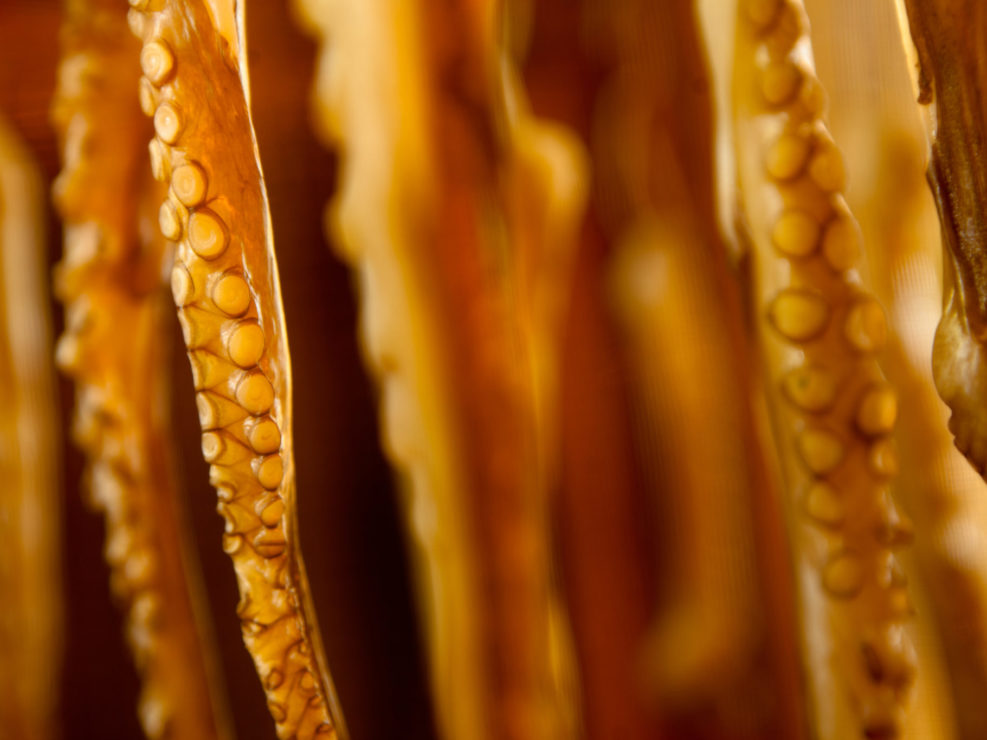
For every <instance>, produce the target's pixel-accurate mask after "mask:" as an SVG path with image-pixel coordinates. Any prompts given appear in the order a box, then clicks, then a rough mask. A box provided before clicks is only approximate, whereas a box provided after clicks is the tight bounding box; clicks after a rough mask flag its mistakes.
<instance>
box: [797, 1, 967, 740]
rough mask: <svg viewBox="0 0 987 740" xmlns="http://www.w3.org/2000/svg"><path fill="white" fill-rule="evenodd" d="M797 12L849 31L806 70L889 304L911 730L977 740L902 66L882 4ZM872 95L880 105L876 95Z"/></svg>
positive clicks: (930, 236) (930, 234)
mask: <svg viewBox="0 0 987 740" xmlns="http://www.w3.org/2000/svg"><path fill="white" fill-rule="evenodd" d="M807 8H808V10H809V12H810V14H811V17H812V21H813V35H814V37H815V38H817V39H820V38H826V37H836V36H837V34H836V29H837V28H841V29H846V28H848V27H849V28H851V29H853V30H852V32H851V34H852V35H850V36H849V39H850V40H851V43H849V44H847V43H845V42H841V43H839V44H838V45H836V44H825V45H820V44H819V43H817V44H816V60H817V65H818V69H819V74H820V77H821V78H822V79H823V80H824V81H826V82H827V87H828V88H829V89H830V90H832V91H833V100H832V105H831V109H830V116H829V118H830V122H831V127H832V131H833V133H834V135H836V137H837V138H838V139H839V141H840V142H841V144H842V145H843V146H844V150H845V151H846V153H847V158H848V161H851V162H853V163H854V170H853V187H852V188H851V189H850V190H849V191H848V200H849V202H850V204H851V206H852V208H853V211H854V213H855V214H856V216H857V218H858V220H859V221H860V226H861V230H862V232H863V235H864V243H865V245H866V251H867V264H868V266H869V268H870V269H869V275H870V277H871V279H870V281H869V282H870V284H871V285H872V286H873V288H874V291H875V294H876V295H877V297H878V298H879V299H880V300H881V302H882V303H883V304H884V305H885V306H887V307H888V314H889V324H890V328H891V329H892V332H891V335H890V337H889V342H888V349H887V351H886V352H885V354H884V356H883V358H882V361H881V365H882V367H883V368H884V370H885V372H886V373H887V375H888V379H889V380H890V381H891V382H892V384H893V385H894V387H895V388H896V389H898V391H899V393H900V395H901V397H902V398H903V399H907V402H906V403H903V404H902V407H901V413H900V419H899V422H898V427H897V430H896V433H895V438H896V440H897V444H898V447H899V450H900V460H901V472H900V475H899V476H898V479H897V480H896V481H895V488H894V490H895V497H896V499H897V500H898V501H900V502H901V505H902V508H903V509H904V510H905V511H906V512H908V513H909V514H910V515H911V516H912V517H913V518H914V520H915V537H914V540H915V541H914V546H913V547H912V549H911V553H912V558H913V562H914V566H915V567H914V568H913V569H912V570H913V571H914V572H916V573H917V574H920V575H921V576H922V579H921V580H920V582H918V583H916V584H915V586H916V588H915V589H914V591H913V593H914V594H915V597H916V602H917V606H916V618H915V623H916V628H917V629H918V630H919V631H924V632H925V634H924V635H921V636H920V637H919V639H916V647H917V651H918V665H919V667H918V671H917V676H916V686H915V699H914V701H913V705H914V711H913V712H912V715H913V717H912V718H911V721H910V723H909V724H910V728H909V729H910V730H911V731H912V732H913V734H914V736H915V737H922V738H924V737H936V736H937V734H938V735H939V736H947V737H948V736H951V735H953V734H957V730H958V735H959V736H960V737H980V736H983V735H985V734H987V724H985V721H987V711H985V707H984V706H983V702H982V701H981V699H980V697H982V696H983V694H984V692H985V691H987V687H985V685H984V681H985V679H987V670H985V669H987V666H985V663H984V660H985V658H987V653H985V652H984V647H985V645H987V643H985V636H987V635H985V633H984V627H985V625H987V619H985V613H984V606H985V602H984V600H985V598H987V591H984V586H985V585H987V579H985V573H987V562H985V560H984V558H985V556H987V550H985V545H987V541H985V535H984V533H985V532H987V519H985V515H987V488H985V484H984V482H983V481H982V480H981V479H980V478H979V476H977V474H976V473H975V472H974V470H973V469H972V468H971V467H970V465H969V464H968V463H967V462H966V461H965V460H964V459H963V456H962V455H961V454H960V453H959V451H958V450H956V448H955V447H954V445H953V437H952V434H950V432H949V430H948V429H947V426H946V423H947V417H948V408H947V407H946V406H945V405H944V404H943V403H942V401H941V400H940V399H939V397H938V395H937V394H936V390H935V386H934V383H933V378H932V346H933V336H934V334H935V328H936V322H937V320H938V319H939V317H940V314H941V305H942V288H941V284H940V275H941V269H940V265H941V262H942V252H941V245H940V238H939V230H940V229H939V221H938V217H937V214H936V209H935V203H934V201H933V199H932V197H931V194H930V192H929V190H928V187H927V183H926V181H925V177H924V169H925V167H926V164H927V162H926V160H927V156H926V155H927V149H928V144H927V141H926V135H925V131H924V127H923V125H922V121H921V116H920V115H919V113H920V109H919V107H918V106H917V105H916V104H915V100H914V95H913V90H912V85H911V84H910V81H909V66H910V65H909V64H908V63H907V60H906V57H905V55H904V54H903V53H902V49H901V44H900V43H899V39H898V28H897V24H896V22H895V8H894V6H893V4H891V3H882V4H875V5H873V6H866V5H861V4H858V3H855V2H853V1H852V0H839V2H829V1H828V0H826V1H824V2H820V1H819V0H815V2H811V3H809V2H807ZM844 33H845V32H844ZM864 40H866V43H858V42H862V41H864ZM874 89H880V90H882V94H881V95H880V96H875V95H874V94H873V91H874ZM837 90H838V91H839V92H838V93H837ZM923 592H924V593H923ZM923 596H924V597H925V599H924V600H923ZM937 653H940V654H938V655H937ZM951 704H953V705H955V721H952V720H951V718H950V716H949V715H950V714H951V713H953V711H952V707H951V706H950V705H951ZM923 705H924V706H925V709H924V710H923ZM923 715H925V717H924V718H923ZM923 721H924V725H925V726H924V728H923V727H922V723H923Z"/></svg>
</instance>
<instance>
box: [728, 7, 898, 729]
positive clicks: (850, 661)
mask: <svg viewBox="0 0 987 740" xmlns="http://www.w3.org/2000/svg"><path fill="white" fill-rule="evenodd" d="M736 23H737V26H736V29H737V30H736V36H735V44H736V47H735V49H734V54H733V63H734V69H733V91H734V97H733V101H732V110H733V117H734V119H733V120H734V129H733V136H734V148H735V152H736V156H737V160H736V161H737V181H738V184H739V188H740V199H741V205H740V208H741V211H740V213H741V216H740V217H741V218H742V219H743V221H744V223H743V233H744V234H745V235H746V237H747V238H748V239H749V241H750V249H751V259H752V264H753V268H754V270H753V297H754V300H755V302H756V303H755V305H756V310H757V314H758V329H759V333H760V341H761V344H762V351H763V353H764V357H765V360H764V362H765V372H766V375H767V383H768V388H769V400H770V402H771V407H772V411H773V415H774V420H775V428H776V436H777V440H778V444H779V450H780V455H781V460H782V464H783V468H784V474H785V479H786V485H787V489H788V492H789V503H788V508H789V510H790V512H791V519H792V522H791V526H790V529H791V536H792V539H793V542H794V548H795V553H796V555H795V558H796V569H797V573H798V577H799V580H800V584H801V588H800V591H801V593H800V605H801V616H802V621H803V630H804V633H803V642H804V645H803V653H804V660H805V664H806V673H807V676H808V680H809V694H810V711H811V716H812V722H813V725H814V727H815V731H816V732H817V733H818V735H819V736H820V737H823V738H836V737H847V736H848V735H850V734H855V735H857V734H863V735H866V736H868V737H892V736H896V735H897V734H898V733H899V732H900V730H901V725H902V720H903V712H904V706H905V702H906V700H907V697H908V689H909V685H910V684H911V682H912V678H913V671H914V667H913V661H914V658H913V655H912V653H913V651H912V648H911V645H910V643H909V640H908V636H907V633H906V630H905V624H906V620H907V618H908V615H909V613H910V610H911V606H910V602H909V598H908V595H907V592H906V589H905V574H904V573H903V572H902V570H901V568H900V565H899V564H898V562H897V561H896V559H895V557H894V555H893V550H894V548H896V547H899V546H900V545H902V544H903V543H905V542H907V541H908V539H909V537H910V527H909V525H908V523H907V522H906V521H905V519H904V518H903V517H902V516H901V515H900V514H899V513H898V511H897V509H896V508H895V505H894V501H893V499H892V498H891V495H890V491H889V488H888V487H889V483H890V481H891V479H892V478H893V476H894V474H895V473H896V469H897V464H896V459H895V453H894V448H893V445H892V441H891V437H890V435H891V433H892V431H893V429H894V424H895V421H896V418H897V398H896V396H895V393H894V392H893V391H892V389H891V388H890V386H889V385H888V384H887V382H886V381H885V380H884V377H883V375H882V374H881V371H880V368H879V367H878V364H877V361H876V357H877V354H878V353H879V352H880V351H881V350H882V349H883V347H884V345H885V342H886V338H887V329H886V325H885V319H884V314H883V311H882V309H881V307H880V305H879V304H878V303H877V302H876V300H874V298H873V297H872V296H870V295H869V294H868V293H866V292H865V291H864V290H863V288H862V287H861V286H860V285H859V280H858V279H857V278H856V276H855V274H854V273H853V272H852V268H853V266H854V264H855V262H856V259H857V256H858V251H859V247H858V244H857V240H858V238H859V235H858V228H857V225H856V223H855V222H854V220H853V217H852V216H851V214H850V213H849V210H848V208H847V206H846V203H845V201H844V199H843V196H842V191H843V189H844V186H845V173H844V163H843V158H842V155H841V154H840V152H839V150H838V149H837V147H836V145H835V144H834V143H833V140H832V138H831V137H830V135H829V132H828V130H827V129H826V126H825V124H824V123H823V121H822V112H823V107H824V94H823V91H822V89H821V86H820V84H819V81H818V79H817V78H816V77H815V75H814V73H813V71H812V58H811V46H810V44H809V39H808V36H807V20H806V17H805V11H804V8H803V7H802V4H801V2H799V0H745V1H744V2H741V3H740V4H739V9H738V15H737V19H736ZM721 73H722V74H726V73H725V72H723V71H722V70H721ZM724 103H725V104H727V105H729V103H727V101H724Z"/></svg>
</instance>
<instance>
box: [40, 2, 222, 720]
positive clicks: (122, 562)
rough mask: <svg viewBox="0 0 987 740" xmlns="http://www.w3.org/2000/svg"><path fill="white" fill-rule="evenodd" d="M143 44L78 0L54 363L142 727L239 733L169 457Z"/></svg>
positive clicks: (94, 5)
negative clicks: (67, 391)
mask: <svg viewBox="0 0 987 740" xmlns="http://www.w3.org/2000/svg"><path fill="white" fill-rule="evenodd" d="M138 52H139V46H138V44H136V43H135V42H134V40H133V38H132V36H131V34H130V32H129V31H128V29H127V26H126V23H125V22H124V18H123V16H122V14H121V13H120V11H119V8H116V7H114V3H110V2H82V1H73V2H69V3H68V4H67V7H66V20H65V27H64V36H63V50H62V54H63V57H62V62H61V65H60V68H59V84H58V90H57V93H56V98H55V101H54V104H53V119H54V122H55V126H56V128H57V130H58V132H59V135H60V138H61V144H62V159H63V169H62V171H61V174H60V175H59V177H58V179H57V180H56V182H55V185H54V197H55V201H56V204H57V206H58V209H59V211H60V213H61V215H62V218H63V220H64V223H65V254H64V258H63V260H62V262H61V264H60V265H59V267H58V270H57V274H56V287H57V291H58V295H59V298H60V299H61V300H62V302H63V303H64V304H65V307H66V331H65V333H64V334H63V335H62V337H61V338H60V339H59V343H58V349H57V361H58V364H59V366H60V367H61V368H62V370H63V371H64V372H65V373H66V374H68V375H69V376H71V377H72V378H73V379H74V380H75V383H76V393H77V397H76V412H75V419H74V429H73V431H74V437H75V440H76V442H77V443H78V444H79V445H80V446H81V447H82V449H83V450H84V452H85V453H86V456H87V468H86V477H87V479H88V487H89V494H90V496H91V500H92V501H93V503H94V504H95V505H96V506H97V507H98V508H100V509H101V510H102V511H103V512H104V514H105V516H106V525H107V533H106V537H107V540H106V550H105V552H106V558H107V560H108V561H109V563H110V566H111V585H112V587H113V592H114V594H115V596H116V597H117V598H119V599H120V600H121V601H122V602H123V604H124V605H125V608H126V611H127V622H126V624H127V637H128V641H129V643H130V646H131V648H132V650H133V652H134V656H135V659H136V662H137V666H138V670H139V672H140V673H141V676H142V679H143V688H142V693H141V697H140V707H139V714H140V719H141V724H142V726H143V729H144V732H145V733H146V734H147V735H148V737H152V738H159V737H182V738H184V737H188V738H204V739H205V738H215V737H228V736H230V734H231V733H230V729H229V720H228V717H227V715H226V709H225V706H224V704H223V700H222V698H221V693H220V687H219V685H218V683H217V675H216V673H215V671H216V665H215V661H216V657H215V656H214V655H213V653H212V651H211V649H210V647H209V645H210V640H209V634H208V632H206V633H203V631H202V629H203V624H204V623H205V621H206V620H207V619H208V615H207V614H205V613H203V612H204V609H205V606H204V605H205V601H204V596H203V595H202V594H201V593H200V586H199V583H198V581H197V580H196V577H197V576H196V574H195V573H194V572H193V571H191V569H190V566H191V564H194V563H195V559H194V556H193V554H192V552H191V550H190V547H191V543H190V542H188V541H187V539H186V537H187V534H186V533H187V531H188V528H187V526H185V523H184V514H183V512H182V510H181V506H180V502H179V500H178V492H177V491H176V484H175V482H174V477H173V471H172V461H171V458H170V455H169V447H170V440H169V436H168V435H169V433H170V424H169V420H168V397H169V395H170V393H169V387H168V378H167V373H166V370H165V368H166V367H167V357H168V348H167V344H168V337H169V336H170V329H169V322H168V321H167V319H166V317H167V313H166V310H165V302H164V301H165V300H166V299H165V294H164V290H163V284H162V283H163V276H164V274H165V273H164V268H165V265H166V264H167V263H169V262H170V259H171V253H170V250H168V249H167V248H166V246H165V244H164V241H163V240H162V239H160V238H158V237H156V235H155V234H154V230H153V223H154V221H153V219H154V213H153V210H152V208H153V205H152V201H153V200H155V199H157V198H159V197H160V193H159V192H157V189H156V188H155V187H152V186H154V183H153V182H152V181H151V180H150V178H148V177H147V176H146V175H144V173H143V162H144V154H143V149H144V146H143V141H144V140H145V137H146V136H147V125H146V123H145V121H144V119H143V117H142V116H141V114H140V109H139V107H138V105H137V100H136V96H135V90H136V84H137V79H138V75H137V73H136V70H134V64H135V63H136V60H137V56H138ZM187 563H188V564H189V565H186V564H187Z"/></svg>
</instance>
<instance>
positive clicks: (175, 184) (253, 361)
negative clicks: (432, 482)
mask: <svg viewBox="0 0 987 740" xmlns="http://www.w3.org/2000/svg"><path fill="white" fill-rule="evenodd" d="M131 5H133V6H134V8H133V9H131V11H130V13H129V16H128V20H129V22H130V24H131V28H132V30H133V31H134V33H135V34H136V35H137V36H138V37H139V38H140V39H141V41H142V42H143V48H142V49H141V52H140V65H141V70H142V71H143V77H142V79H141V82H140V100H141V106H142V107H143V109H144V112H145V113H146V114H147V115H148V116H150V117H152V119H153V122H154V133H155V136H154V138H153V139H152V140H151V142H150V155H151V170H152V174H153V175H154V178H155V179H156V180H158V181H160V182H162V183H165V184H167V185H168V196H167V198H165V199H164V202H163V203H161V207H160V210H159V212H158V224H159V227H160V230H161V233H162V234H163V235H164V236H165V238H166V239H168V240H169V241H171V242H173V243H174V244H175V250H176V252H175V262H174V267H173V269H172V271H171V288H172V295H173V297H174V299H175V304H176V305H177V307H178V319H179V322H180V323H181V326H182V331H183V334H184V339H185V344H186V348H187V350H188V356H189V361H190V363H191V366H192V375H193V381H194V384H195V390H196V404H197V408H198V412H199V420H200V422H201V425H202V432H203V433H202V454H203V457H204V458H205V460H206V461H207V462H208V463H210V481H211V482H212V484H213V485H214V486H215V488H216V491H217V494H218V495H219V505H218V510H219V513H220V514H222V516H223V517H224V519H225V520H226V534H224V535H223V549H224V550H225V551H226V552H227V554H229V555H230V557H231V558H232V559H233V564H234V568H235V571H236V575H237V581H238V585H239V589H240V603H239V604H238V607H237V614H238V616H239V617H240V621H241V625H242V628H243V639H244V642H245V643H246V646H247V649H248V650H249V651H250V654H251V656H252V657H253V659H254V664H255V666H256V668H257V673H258V675H259V677H260V679H261V681H262V683H263V686H264V689H265V692H266V693H267V699H268V708H269V709H270V712H271V715H272V717H273V718H274V721H275V724H276V727H277V733H278V737H280V738H299V739H301V738H312V737H316V736H318V737H335V736H339V737H345V736H346V730H345V726H344V725H343V718H342V714H341V712H340V710H339V707H338V703H337V701H336V697H335V692H334V688H333V685H332V680H331V677H330V675H329V671H328V669H327V667H326V663H325V658H324V656H323V651H322V645H321V641H320V637H319V633H318V625H317V622H316V618H315V614H314V609H313V607H312V604H311V598H310V595H309V589H308V584H307V581H306V577H305V569H304V566H303V562H302V556H301V551H300V549H299V543H298V522H297V515H296V501H295V472H294V462H293V459H292V439H291V403H292V399H291V368H290V362H289V358H288V346H287V340H286V338H285V329H284V317H283V314H282V307H281V295H280V285H279V281H278V272H277V265H276V263H275V257H274V247H273V238H272V234H271V226H270V217H269V214H268V207H267V196H266V193H265V190H264V184H263V176H262V173H261V169H260V162H259V159H258V156H257V149H256V143H255V140H254V134H253V129H252V126H251V122H250V111H249V104H250V96H249V84H248V77H247V68H246V48H245V43H246V41H245V36H244V14H243V13H244V9H243V4H242V3H240V4H239V5H237V4H235V3H233V2H226V1H222V0H210V1H209V2H200V1H199V0H173V1H172V0H131Z"/></svg>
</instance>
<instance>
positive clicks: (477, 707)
mask: <svg viewBox="0 0 987 740" xmlns="http://www.w3.org/2000/svg"><path fill="white" fill-rule="evenodd" d="M299 6H300V10H301V11H302V13H303V14H307V16H308V17H307V23H308V25H310V26H311V27H312V28H313V30H314V31H315V32H316V34H317V35H319V36H320V37H321V38H322V39H323V40H324V41H325V42H326V43H325V45H324V46H323V49H322V57H321V61H320V70H319V81H318V83H317V94H316V110H317V113H318V116H319V120H320V123H321V126H322V127H323V131H324V133H326V134H327V138H328V139H329V140H330V141H331V142H332V143H333V144H339V143H341V144H342V149H343V155H344V156H343V164H342V174H341V186H340V195H339V198H338V200H337V201H336V203H335V204H334V206H333V210H332V215H331V220H332V223H333V227H334V230H335V234H334V236H335V237H337V238H336V239H335V240H334V241H335V242H336V244H337V246H338V247H339V249H340V250H341V251H342V253H343V254H344V256H345V257H347V259H348V260H349V261H350V262H351V264H353V266H354V268H355V269H356V270H357V272H358V275H359V276H360V282H361V289H362V304H363V312H362V319H361V324H362V325H361V330H362V338H363V341H364V346H365V350H366V354H367V359H368V363H369V364H370V366H371V369H372V370H373V371H374V373H375V374H376V375H377V377H378V380H379V381H380V384H381V388H382V395H383V398H382V413H383V418H384V427H385V430H384V436H385V440H384V441H385V448H386V449H387V452H388V454H389V456H390V457H391V460H392V462H393V463H394V464H395V465H396V466H397V467H398V469H399V470H400V471H401V472H402V474H403V475H404V478H405V482H406V484H407V486H408V488H409V491H410V504H409V509H408V513H409V519H410V527H411V529H412V531H413V532H414V534H415V541H416V545H417V547H418V570H419V573H420V579H421V591H422V593H423V596H424V599H423V600H424V602H425V603H424V608H425V612H426V620H425V621H426V627H427V630H428V635H427V637H428V644H429V647H430V651H431V656H430V657H431V668H432V681H433V687H434V692H435V695H436V700H437V703H438V714H439V717H440V723H441V725H442V729H443V731H444V733H445V734H446V735H447V736H449V737H476V738H482V737H488V736H494V735H497V736H506V737H554V736H556V735H557V734H558V733H559V732H560V731H561V730H560V727H561V726H562V725H565V724H568V725H569V726H571V725H572V723H573V722H574V721H575V720H574V719H573V711H572V709H571V705H570V708H569V709H568V710H566V709H562V708H561V705H562V704H564V702H563V701H562V700H561V699H560V698H559V696H558V693H559V690H560V686H561V683H564V680H563V679H561V674H565V673H566V672H567V669H565V668H560V667H559V666H558V665H556V667H555V668H554V669H553V668H552V667H551V666H550V658H551V656H550V655H549V649H548V646H549V645H550V644H551V645H555V646H559V645H560V644H563V643H564V642H565V639H564V637H563V638H562V639H561V640H560V639H559V637H558V636H559V633H560V629H559V627H560V621H559V611H558V608H557V607H558V602H557V601H556V602H555V609H554V610H553V606H552V597H551V595H550V589H551V586H550V578H549V563H548V552H547V548H546V524H545V509H546V502H545V490H546V485H547V480H548V479H549V478H550V477H551V476H552V475H553V474H554V472H553V464H552V461H551V457H552V453H551V452H550V451H549V449H550V448H551V446H552V444H553V443H552V438H553V432H552V431H551V428H550V427H551V423H550V422H547V423H546V425H545V426H539V423H538V419H545V418H550V416H541V417H539V412H541V411H544V412H545V414H546V415H548V414H550V412H549V409H550V408H552V407H553V404H554V403H555V401H554V396H553V390H552V388H551V387H550V383H551V380H549V378H550V377H551V376H552V374H553V373H554V367H555V365H554V363H555V359H554V354H553V353H554V351H555V350H554V340H553V339H552V338H551V336H552V330H553V327H554V325H555V321H557V318H556V317H557V314H558V310H559V309H558V301H559V297H558V296H559V294H558V290H559V288H560V285H561V286H563V287H562V290H563V291H564V283H565V278H564V275H565V272H566V268H565V266H564V264H565V255H564V250H565V242H566V241H567V239H568V232H569V231H571V226H570V223H571V219H572V217H571V213H572V212H573V211H574V210H575V209H577V208H578V206H577V205H576V204H577V203H578V201H579V193H580V192H581V184H580V181H579V178H580V174H579V172H580V171H579V169H578V168H576V167H575V165H576V164H578V162H575V161H574V158H575V157H576V156H577V155H576V154H575V153H574V152H573V150H572V143H571V142H570V141H569V140H568V139H566V138H565V136H564V135H562V134H561V133H560V132H559V131H557V130H555V129H551V128H546V127H542V126H540V125H538V124H537V123H535V122H534V121H533V119H531V117H530V116H529V115H528V114H527V112H526V110H525V104H524V101H523V99H522V96H520V94H519V93H520V91H519V89H518V88H517V87H516V86H515V82H516V81H515V80H513V78H511V74H512V73H511V71H510V65H511V61H510V59H505V58H504V57H502V56H501V54H500V52H499V51H498V50H497V48H496V46H495V40H496V38H497V30H498V29H497V28H496V22H497V16H498V14H499V12H498V10H497V8H496V4H494V3H482V4H479V5H477V6H476V7H475V8H474V7H467V5H466V4H463V3H452V4H446V5H442V4H440V3H430V2H414V3H405V4H400V5H399V4H388V3H356V2H350V3H346V2H333V3H323V4H319V3H299ZM505 78H510V79H505ZM572 172H575V177H574V178H573V177H572V175H570V174H568V173H572ZM567 177H569V178H571V179H572V180H574V182H571V181H570V182H567V181H566V178H567ZM515 188H516V190H515ZM550 625H551V626H550ZM553 630H554V631H553ZM562 630H564V627H562ZM564 652H565V651H564V649H563V650H556V655H559V654H560V653H564ZM560 682H561V683H560ZM561 715H567V716H568V719H565V720H563V719H560V716H561Z"/></svg>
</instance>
